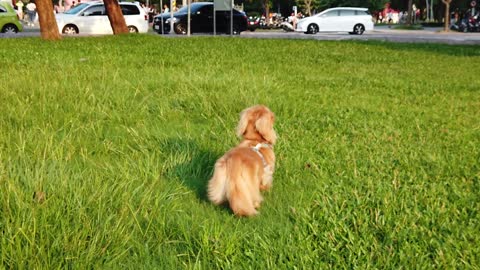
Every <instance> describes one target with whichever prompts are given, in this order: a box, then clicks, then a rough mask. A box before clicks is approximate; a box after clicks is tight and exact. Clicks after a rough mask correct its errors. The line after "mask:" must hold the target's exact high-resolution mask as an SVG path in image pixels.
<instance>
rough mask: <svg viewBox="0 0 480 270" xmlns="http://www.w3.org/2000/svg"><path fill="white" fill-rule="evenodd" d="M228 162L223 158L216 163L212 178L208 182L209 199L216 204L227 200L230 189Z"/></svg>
mask: <svg viewBox="0 0 480 270" xmlns="http://www.w3.org/2000/svg"><path fill="white" fill-rule="evenodd" d="M228 182H229V181H228V179H227V164H226V162H225V159H223V158H221V159H220V160H218V161H217V163H215V170H214V172H213V176H212V179H210V181H209V182H208V199H209V200H210V201H211V202H213V203H214V204H216V205H219V204H222V203H224V202H225V201H226V200H227V191H228Z"/></svg>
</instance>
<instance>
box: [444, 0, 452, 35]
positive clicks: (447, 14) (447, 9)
mask: <svg viewBox="0 0 480 270" xmlns="http://www.w3.org/2000/svg"><path fill="white" fill-rule="evenodd" d="M442 2H443V3H444V4H445V27H444V29H443V30H444V31H445V32H448V30H449V29H450V27H449V25H450V3H451V2H452V0H442Z"/></svg>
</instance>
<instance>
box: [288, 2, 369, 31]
mask: <svg viewBox="0 0 480 270" xmlns="http://www.w3.org/2000/svg"><path fill="white" fill-rule="evenodd" d="M371 30H373V19H372V15H370V13H369V12H368V9H366V8H352V7H338V8H329V9H327V10H324V11H322V12H321V13H318V14H316V15H314V16H311V17H307V18H304V19H301V20H299V21H298V22H297V27H296V29H295V31H298V32H304V33H306V34H316V33H317V32H348V33H350V34H357V35H361V34H363V32H365V31H371Z"/></svg>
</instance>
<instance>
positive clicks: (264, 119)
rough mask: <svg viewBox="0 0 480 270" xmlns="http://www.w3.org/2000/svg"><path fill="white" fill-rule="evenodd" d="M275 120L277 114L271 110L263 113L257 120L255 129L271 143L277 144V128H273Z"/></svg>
mask: <svg viewBox="0 0 480 270" xmlns="http://www.w3.org/2000/svg"><path fill="white" fill-rule="evenodd" d="M274 121H275V116H274V115H273V113H272V112H270V111H268V112H265V113H262V114H261V115H260V117H259V118H258V119H257V121H255V129H257V131H258V132H259V133H260V135H262V137H263V138H264V139H265V140H267V141H268V142H269V143H271V144H275V141H276V140H277V134H276V133H275V130H273V122H274Z"/></svg>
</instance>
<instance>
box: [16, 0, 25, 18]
mask: <svg viewBox="0 0 480 270" xmlns="http://www.w3.org/2000/svg"><path fill="white" fill-rule="evenodd" d="M15 6H17V13H18V18H19V19H20V20H23V2H22V1H21V0H19V1H17V3H16V4H15Z"/></svg>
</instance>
